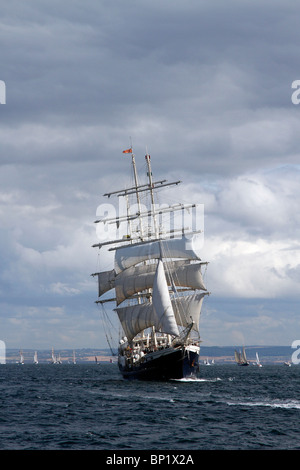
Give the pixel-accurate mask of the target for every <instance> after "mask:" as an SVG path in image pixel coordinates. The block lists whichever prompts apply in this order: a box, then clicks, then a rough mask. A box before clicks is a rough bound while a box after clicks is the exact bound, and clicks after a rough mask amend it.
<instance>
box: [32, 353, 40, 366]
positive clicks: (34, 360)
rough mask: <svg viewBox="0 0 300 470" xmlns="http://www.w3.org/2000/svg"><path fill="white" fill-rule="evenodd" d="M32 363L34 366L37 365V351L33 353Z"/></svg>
mask: <svg viewBox="0 0 300 470" xmlns="http://www.w3.org/2000/svg"><path fill="white" fill-rule="evenodd" d="M33 362H34V364H38V363H39V361H38V356H37V351H35V353H34V356H33Z"/></svg>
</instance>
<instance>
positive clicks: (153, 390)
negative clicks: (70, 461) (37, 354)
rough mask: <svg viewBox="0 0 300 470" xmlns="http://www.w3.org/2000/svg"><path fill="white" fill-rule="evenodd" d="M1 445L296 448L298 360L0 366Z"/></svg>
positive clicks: (298, 436) (299, 393)
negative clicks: (172, 370)
mask: <svg viewBox="0 0 300 470" xmlns="http://www.w3.org/2000/svg"><path fill="white" fill-rule="evenodd" d="M0 391H1V394H0V396H1V399H0V449H1V450H106V451H110V450H118V451H122V450H124V451H128V450H132V451H133V450H155V451H157V450H162V451H163V450H168V451H176V450H261V449H262V450H276V449H277V450H279V449H284V450H288V449H300V432H299V431H300V424H299V422H300V366H297V365H292V367H285V366H284V365H265V366H264V367H262V368H261V369H259V368H257V367H254V366H252V365H250V366H249V367H238V366H237V365H226V364H224V365H217V364H215V365H213V366H202V368H201V374H200V378H199V379H198V380H196V381H188V380H182V381H170V382H166V383H159V382H149V383H148V382H139V381H133V382H127V381H125V380H123V379H122V377H121V376H120V374H119V371H118V368H117V365H116V364H82V365H81V364H76V365H74V364H65V365H64V364H62V365H49V364H38V365H34V364H24V365H17V364H6V365H1V366H0Z"/></svg>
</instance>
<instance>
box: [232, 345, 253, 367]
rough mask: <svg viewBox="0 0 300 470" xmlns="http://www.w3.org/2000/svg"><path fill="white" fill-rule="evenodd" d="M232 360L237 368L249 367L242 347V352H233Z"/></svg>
mask: <svg viewBox="0 0 300 470" xmlns="http://www.w3.org/2000/svg"><path fill="white" fill-rule="evenodd" d="M234 358H235V362H236V363H237V365H238V366H249V362H248V361H247V357H246V351H245V348H244V347H243V351H242V352H241V351H240V352H237V351H236V350H235V351H234Z"/></svg>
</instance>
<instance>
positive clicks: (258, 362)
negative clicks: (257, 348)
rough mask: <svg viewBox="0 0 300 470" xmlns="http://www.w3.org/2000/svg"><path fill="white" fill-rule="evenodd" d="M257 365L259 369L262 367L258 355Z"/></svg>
mask: <svg viewBox="0 0 300 470" xmlns="http://www.w3.org/2000/svg"><path fill="white" fill-rule="evenodd" d="M256 365H257V366H258V367H262V365H261V363H260V360H259V357H258V353H256Z"/></svg>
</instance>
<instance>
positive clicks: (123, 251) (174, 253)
mask: <svg viewBox="0 0 300 470" xmlns="http://www.w3.org/2000/svg"><path fill="white" fill-rule="evenodd" d="M201 244H202V238H200V237H197V236H195V235H194V236H192V237H191V238H187V237H182V238H172V239H170V240H159V241H154V242H149V243H142V244H138V245H132V246H130V245H129V246H125V247H121V248H118V249H117V250H116V253H115V271H116V273H117V274H119V273H120V272H121V271H123V270H124V269H127V268H130V267H131V266H134V265H136V264H138V263H141V262H142V261H146V260H151V259H159V258H184V259H197V260H199V259H200V253H199V249H200V248H201V246H200V245H201Z"/></svg>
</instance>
